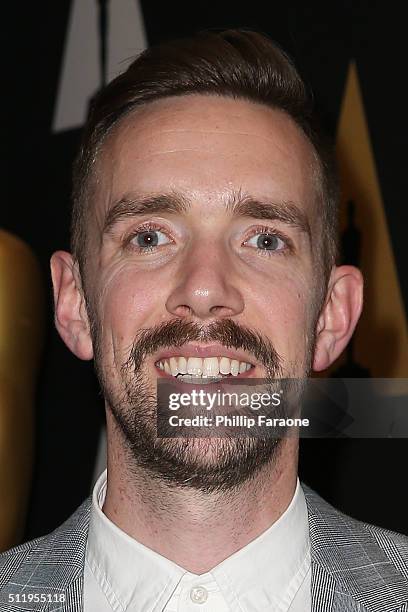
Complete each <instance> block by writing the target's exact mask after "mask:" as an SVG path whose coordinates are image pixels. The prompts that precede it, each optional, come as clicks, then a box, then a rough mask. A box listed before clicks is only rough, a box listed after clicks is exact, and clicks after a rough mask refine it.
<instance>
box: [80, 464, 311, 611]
mask: <svg viewBox="0 0 408 612" xmlns="http://www.w3.org/2000/svg"><path fill="white" fill-rule="evenodd" d="M106 482H107V472H106V470H105V471H104V472H103V473H102V474H101V476H100V477H99V479H98V481H97V482H96V484H95V487H94V490H93V494H92V508H91V517H90V525H89V535H88V543H87V552H86V557H87V562H88V564H89V566H90V568H91V570H92V572H93V573H94V576H95V577H96V579H97V580H98V582H99V583H100V584H102V583H103V582H104V581H107V582H108V583H109V584H110V585H111V587H112V589H113V590H114V591H115V595H116V597H117V599H118V600H119V601H120V602H121V604H122V606H123V608H124V609H127V607H128V606H131V605H134V604H135V602H137V604H138V609H143V610H159V609H160V610H162V609H164V607H165V605H166V603H167V602H168V600H169V599H170V597H171V595H172V594H173V592H174V591H175V589H176V588H177V585H178V584H179V582H180V580H181V579H182V578H183V580H188V579H189V578H191V579H192V580H193V579H194V578H196V577H197V576H196V575H194V574H192V573H190V572H187V571H186V570H184V569H183V568H182V567H180V566H178V565H177V564H176V563H173V562H172V561H170V560H169V559H166V558H165V557H163V556H162V555H159V554H158V553H156V552H155V551H153V550H151V549H149V548H147V547H146V546H144V545H143V544H140V543H139V542H137V541H136V540H134V539H133V538H131V537H130V536H128V535H127V534H126V533H124V532H123V531H122V530H121V529H119V527H117V526H116V525H115V524H114V523H112V522H111V521H110V520H109V519H108V517H107V516H105V514H104V513H103V512H102V506H103V503H104V500H105V494H106ZM309 550H310V544H309V529H308V514H307V507H306V502H305V496H304V494H303V491H302V488H301V487H300V484H299V481H297V486H296V491H295V494H294V496H293V498H292V501H291V503H290V504H289V506H288V508H287V509H286V510H285V512H284V513H283V514H282V516H281V517H280V518H279V519H278V520H277V521H276V522H275V523H274V524H273V525H272V526H271V527H269V528H268V529H267V530H266V531H265V532H263V533H262V534H261V535H260V536H258V537H257V538H256V539H255V540H253V541H252V542H250V543H249V544H247V545H246V546H245V547H244V548H242V549H241V550H239V551H237V552H236V553H234V554H233V555H231V556H230V557H229V558H228V559H226V560H225V561H223V562H222V563H220V564H219V565H217V566H216V567H215V568H213V569H212V570H211V571H210V572H208V573H207V574H205V575H201V576H200V584H202V583H205V582H206V581H207V580H215V581H216V583H217V584H218V586H219V588H220V590H221V592H222V594H223V596H224V598H225V601H226V602H227V603H228V605H229V607H230V608H231V609H237V608H238V607H239V609H240V610H243V611H247V610H254V609H257V610H262V609H263V608H264V607H265V608H266V607H268V606H271V605H276V606H277V605H279V604H284V603H290V601H292V599H293V597H294V596H295V594H296V592H297V590H298V588H299V586H300V584H301V583H302V581H303V579H304V577H305V575H306V573H307V571H308V569H309V567H310V552H309ZM135 568H137V571H135ZM254 606H255V607H254Z"/></svg>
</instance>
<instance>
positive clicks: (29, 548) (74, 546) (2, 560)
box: [0, 498, 91, 590]
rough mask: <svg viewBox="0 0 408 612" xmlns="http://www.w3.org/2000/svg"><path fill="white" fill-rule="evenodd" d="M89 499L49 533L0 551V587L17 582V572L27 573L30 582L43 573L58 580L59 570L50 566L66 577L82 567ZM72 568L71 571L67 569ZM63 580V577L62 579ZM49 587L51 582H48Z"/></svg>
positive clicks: (59, 579) (59, 577)
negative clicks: (53, 570) (52, 569)
mask: <svg viewBox="0 0 408 612" xmlns="http://www.w3.org/2000/svg"><path fill="white" fill-rule="evenodd" d="M90 506H91V503H90V499H89V498H88V499H87V500H85V501H84V502H83V504H82V505H81V506H80V507H79V508H78V509H77V510H76V511H75V512H74V514H72V515H71V516H70V517H69V518H68V519H67V520H66V521H65V522H64V523H63V524H62V525H60V526H59V527H57V528H56V529H55V530H54V531H52V532H51V533H49V534H47V535H44V536H41V537H39V538H36V539H35V540H31V541H29V542H25V543H24V544H20V545H19V546H16V547H14V548H11V549H10V550H7V551H5V552H3V553H1V554H0V590H2V589H4V588H5V587H6V585H7V584H8V583H9V582H10V581H12V580H13V581H14V582H18V577H19V574H22V575H23V574H24V576H27V573H28V575H30V581H32V582H33V583H35V581H36V579H37V578H38V577H40V576H41V574H42V573H45V571H44V568H45V567H47V568H48V569H47V572H46V573H47V576H53V578H54V577H55V579H58V581H59V586H62V583H61V580H63V577H62V576H59V575H58V574H59V572H54V574H52V572H51V573H50V571H49V570H50V569H51V567H54V568H61V570H62V571H63V572H65V576H66V578H67V580H69V577H70V576H71V577H72V576H73V575H74V574H75V573H76V571H75V570H82V569H83V562H84V555H85V549H86V540H87V536H88V525H89V512H90ZM68 568H72V571H71V572H70V571H68ZM63 581H64V580H63ZM49 586H50V587H52V586H53V585H52V584H49Z"/></svg>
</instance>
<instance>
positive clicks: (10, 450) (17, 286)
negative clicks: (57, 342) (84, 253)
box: [0, 230, 44, 550]
mask: <svg viewBox="0 0 408 612" xmlns="http://www.w3.org/2000/svg"><path fill="white" fill-rule="evenodd" d="M43 328H44V292H43V283H42V275H41V270H40V267H39V264H38V262H37V259H36V257H35V255H34V254H33V252H32V251H31V249H30V248H29V247H28V246H27V245H26V244H25V243H24V242H23V241H22V240H20V239H19V238H17V237H16V236H13V235H12V234H9V233H8V232H5V231H3V230H0V491H1V503H0V550H6V549H8V548H10V547H11V546H13V545H15V544H17V543H18V542H19V541H20V539H21V538H22V536H23V530H24V525H25V519H26V511H27V503H28V496H29V492H30V484H31V473H32V465H33V453H34V422H35V421H34V401H35V390H36V379H37V373H38V366H39V360H40V355H41V348H42V340H43Z"/></svg>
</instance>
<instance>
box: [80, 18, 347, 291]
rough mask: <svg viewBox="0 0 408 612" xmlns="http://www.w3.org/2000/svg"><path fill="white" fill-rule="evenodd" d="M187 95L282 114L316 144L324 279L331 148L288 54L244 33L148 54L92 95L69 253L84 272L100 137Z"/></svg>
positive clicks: (330, 217)
mask: <svg viewBox="0 0 408 612" xmlns="http://www.w3.org/2000/svg"><path fill="white" fill-rule="evenodd" d="M189 94H203V95H217V96H224V97H228V98H235V99H244V100H248V101H252V102H255V103H260V104H263V105H265V106H268V107H270V108H273V109H278V110H281V111H283V112H285V113H287V115H289V117H291V118H292V120H293V121H294V122H295V123H296V124H297V125H298V126H299V127H300V128H301V130H302V131H303V133H304V134H305V135H306V136H307V138H308V139H309V141H310V143H311V144H312V145H313V147H314V150H315V153H316V159H317V164H318V174H319V191H320V193H319V199H320V201H321V204H320V211H319V213H320V219H321V223H320V227H321V233H322V235H321V239H320V248H319V251H320V252H319V259H320V262H319V264H320V265H319V268H320V269H321V270H322V272H323V277H324V279H325V281H326V282H327V279H328V275H329V273H330V270H331V268H332V266H333V265H334V263H335V262H336V258H337V234H338V229H337V217H338V192H339V189H338V179H337V173H336V171H335V164H334V157H333V151H332V147H331V145H329V143H328V140H327V139H326V137H325V136H324V135H323V133H322V131H321V129H320V128H319V127H318V123H317V120H316V117H315V115H314V113H313V96H312V94H311V92H310V91H309V90H308V88H307V87H306V85H305V83H304V82H303V80H302V79H301V77H300V75H299V73H298V72H297V70H296V68H295V66H294V64H293V63H292V61H291V60H290V59H289V57H288V56H287V55H286V54H285V53H284V52H283V51H282V50H281V49H280V48H279V46H278V45H276V44H275V43H274V42H273V41H272V40H271V39H270V38H268V37H267V36H265V35H263V34H260V33H258V32H253V31H247V30H226V31H223V32H213V31H204V32H200V33H198V34H196V35H195V36H192V37H189V38H184V39H179V40H174V41H169V42H163V43H161V44H158V45H156V46H153V47H150V48H148V49H146V50H145V51H144V52H143V53H141V54H140V55H139V56H138V57H137V58H136V59H135V60H134V61H133V62H132V63H131V64H130V66H129V67H128V69H127V70H126V71H125V72H124V73H123V74H121V75H119V76H118V77H117V78H115V79H114V80H113V81H111V82H110V83H109V84H108V85H107V86H106V87H104V88H103V89H102V90H101V91H100V92H99V93H98V94H97V95H96V96H95V98H94V100H93V101H92V104H91V106H90V112H89V116H88V120H87V123H86V125H85V129H84V133H83V138H82V144H81V147H80V151H79V154H78V157H77V159H76V161H75V163H74V174H73V208H72V221H71V250H72V253H73V256H74V259H75V260H76V261H78V264H79V267H80V270H81V272H82V273H83V271H84V266H85V260H86V243H87V234H86V225H87V220H88V213H89V210H90V206H89V200H91V199H92V193H91V192H92V190H91V189H90V184H91V182H92V180H91V179H92V175H93V168H94V165H95V161H96V159H97V156H98V153H99V151H100V149H101V147H102V144H103V142H104V139H105V138H106V136H107V135H108V134H109V133H110V132H111V131H112V129H113V128H114V127H115V126H116V125H117V124H118V122H119V121H120V120H121V119H122V118H123V117H125V116H126V115H128V114H129V113H130V112H132V111H133V110H134V109H136V108H137V107H140V106H142V105H145V104H147V103H149V102H153V101H155V100H159V99H161V98H169V97H172V96H183V95H189Z"/></svg>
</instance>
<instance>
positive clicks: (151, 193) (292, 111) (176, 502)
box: [1, 31, 408, 612]
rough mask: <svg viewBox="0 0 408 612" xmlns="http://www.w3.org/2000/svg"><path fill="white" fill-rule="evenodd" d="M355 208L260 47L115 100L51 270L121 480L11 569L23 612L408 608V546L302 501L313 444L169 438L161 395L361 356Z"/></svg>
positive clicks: (103, 104) (214, 55)
mask: <svg viewBox="0 0 408 612" xmlns="http://www.w3.org/2000/svg"><path fill="white" fill-rule="evenodd" d="M336 205H337V184H336V179H335V176H334V174H333V172H332V170H331V164H330V155H329V153H328V151H327V148H326V146H325V145H324V144H323V141H322V140H321V139H320V138H319V136H318V134H317V133H316V130H315V128H314V126H313V124H312V119H311V109H310V104H309V100H308V96H307V92H306V89H305V86H304V84H303V83H302V81H301V79H300V77H299V76H298V74H297V72H296V70H295V68H294V67H293V65H292V64H291V62H290V61H289V60H288V58H287V57H286V56H285V55H284V54H283V53H282V52H281V51H280V50H279V49H278V48H277V47H276V46H275V45H274V44H273V43H272V42H271V41H269V40H268V39H267V38H265V37H263V36H261V35H260V34H257V33H254V32H241V31H227V32H224V33H222V34H214V33H203V34H200V35H198V36H196V37H194V38H192V39H187V40H183V41H176V42H172V43H166V44H162V45H160V46H158V47H154V48H152V49H149V50H148V51H146V52H145V53H143V54H142V55H141V56H140V57H139V58H138V59H136V61H135V62H134V63H133V64H132V65H131V66H130V68H129V69H128V70H127V72H126V73H125V74H124V75H122V76H120V77H119V78H118V79H116V80H115V81H114V82H112V83H111V84H110V85H109V86H108V87H107V88H106V89H105V90H104V91H102V92H101V94H100V95H99V96H98V97H97V99H96V101H95V102H94V106H93V108H92V111H91V114H90V118H89V121H88V124H87V128H86V131H85V135H84V142H83V146H82V149H81V152H80V155H79V158H78V160H77V163H76V167H75V174H74V212H73V224H72V251H73V254H72V255H70V254H68V253H65V252H62V251H61V252H57V253H54V255H53V257H52V260H51V272H52V279H53V286H54V299H55V323H56V326H57V329H58V331H59V333H60V335H61V337H62V339H63V340H64V342H65V343H66V344H67V346H68V347H69V348H70V349H71V351H73V353H74V354H75V355H76V356H77V357H79V358H80V359H92V358H94V360H95V366H96V370H97V373H98V376H99V380H100V383H101V386H102V389H103V393H104V397H105V401H106V417H107V439H108V467H107V475H106V473H104V474H103V475H102V476H101V478H100V479H99V481H98V482H97V484H96V486H95V489H94V492H93V496H92V500H86V501H85V502H84V504H83V505H82V506H81V507H80V508H79V509H78V510H77V512H76V513H75V514H74V515H73V516H72V517H71V518H70V519H69V520H68V521H67V522H66V523H65V524H64V525H63V526H62V527H60V528H59V529H57V530H56V531H55V532H53V533H52V534H50V535H49V536H46V537H44V538H40V539H39V540H36V541H34V542H30V543H28V544H24V545H22V546H21V547H18V548H16V549H15V550H13V551H10V552H8V553H6V554H5V555H3V556H2V558H1V580H2V582H1V584H2V590H1V601H2V604H1V605H2V607H1V609H2V610H32V609H34V610H57V609H58V610H78V611H79V610H85V611H87V612H89V611H97V612H104V611H107V610H129V611H130V610H135V611H138V612H139V611H140V612H141V611H153V610H154V611H156V610H157V611H158V610H165V611H166V612H170V611H175V610H179V611H187V610H188V611H193V610H197V611H198V610H200V611H210V610H211V612H217V611H225V610H240V611H253V610H279V611H286V610H290V611H291V612H299V611H302V612H304V611H308V610H313V611H323V610H324V611H328V610H333V611H342V612H343V611H348V610H350V611H359V612H361V611H363V610H376V611H384V612H385V611H387V612H390V611H391V610H395V611H396V610H399V611H402V610H408V582H407V573H408V568H407V559H408V545H407V540H406V538H405V537H403V536H400V535H398V534H394V533H390V532H387V531H384V530H382V529H379V528H376V527H371V526H369V525H365V524H361V523H359V522H357V521H354V520H353V519H350V518H348V517H346V516H344V515H342V514H341V513H339V512H337V511H336V510H334V509H333V508H331V507H330V506H329V505H328V504H326V503H325V502H324V501H323V500H321V499H320V498H319V497H318V496H317V495H316V494H315V493H313V492H312V491H310V490H309V489H307V488H306V487H303V488H302V487H301V486H300V485H299V483H298V480H297V453H298V441H297V438H296V437H294V436H288V437H285V438H282V439H280V440H279V441H278V442H276V440H274V439H269V438H267V437H262V436H261V437H256V438H254V437H252V438H251V437H248V438H235V439H234V437H233V436H230V437H226V438H215V437H213V438H194V437H193V438H182V439H180V438H160V437H157V435H156V385H157V381H158V380H161V379H167V380H171V379H172V377H173V378H175V377H178V378H179V382H178V384H179V385H180V387H183V388H185V389H186V390H188V387H190V388H191V382H190V381H189V380H188V375H194V376H206V375H208V376H212V377H214V376H215V377H221V376H228V375H229V376H230V377H234V376H240V377H241V378H242V379H246V378H248V379H250V378H267V377H273V376H276V377H278V378H283V377H292V378H303V377H305V376H308V375H309V374H310V372H311V371H312V370H315V371H320V370H323V369H325V368H327V367H328V366H329V365H330V364H331V363H332V362H333V361H334V360H335V359H336V358H337V357H338V356H339V354H340V353H341V352H342V350H343V349H344V347H345V346H346V345H347V342H348V341H349V339H350V337H351V335H352V333H353V330H354V328H355V325H356V323H357V320H358V318H359V315H360V312H361V305H362V278H361V274H360V272H359V271H358V270H357V269H356V268H354V267H352V266H336V231H337V230H336V214H337V211H336ZM237 364H238V366H237ZM194 380H195V379H194ZM203 382H204V381H203ZM30 597H31V599H30Z"/></svg>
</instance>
